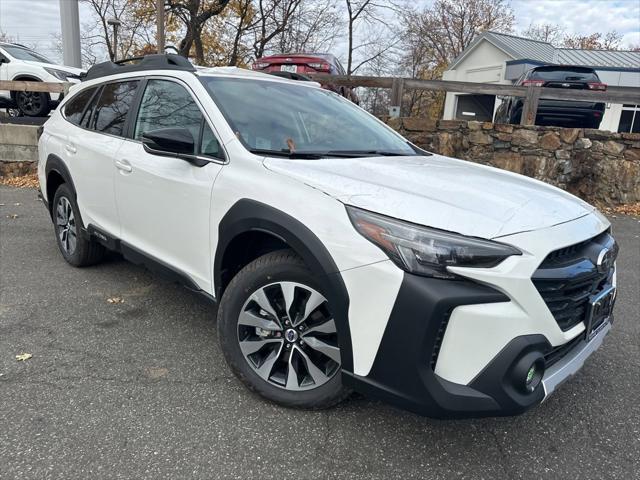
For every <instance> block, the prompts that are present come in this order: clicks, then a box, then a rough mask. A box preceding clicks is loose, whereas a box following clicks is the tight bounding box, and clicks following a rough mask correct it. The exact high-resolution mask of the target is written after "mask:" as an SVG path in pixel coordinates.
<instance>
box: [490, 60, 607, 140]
mask: <svg viewBox="0 0 640 480" xmlns="http://www.w3.org/2000/svg"><path fill="white" fill-rule="evenodd" d="M516 85H518V86H529V85H534V86H538V87H546V88H565V89H573V90H600V91H603V90H606V89H607V85H605V84H604V83H602V82H601V81H600V78H598V74H597V73H596V72H595V70H593V69H592V68H587V67H573V66H562V65H548V66H544V67H536V68H532V69H531V70H529V71H527V72H526V73H524V74H523V75H522V76H521V77H520V78H519V79H518V80H517V82H516ZM523 103H524V99H523V98H520V97H506V98H505V99H504V100H503V102H502V104H501V105H500V106H499V107H498V110H497V111H496V115H495V119H494V121H495V123H520V119H521V117H522V105H523ZM603 114H604V103H601V102H597V103H596V102H576V101H571V100H540V103H539V104H538V113H537V115H536V125H555V126H559V127H580V128H598V127H599V126H600V122H601V121H602V115H603Z"/></svg>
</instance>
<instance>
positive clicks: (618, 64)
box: [449, 32, 640, 70]
mask: <svg viewBox="0 0 640 480" xmlns="http://www.w3.org/2000/svg"><path fill="white" fill-rule="evenodd" d="M483 40H487V41H488V42H490V43H492V44H493V45H495V46H496V47H497V48H499V49H500V50H502V51H503V52H505V53H506V54H507V55H509V56H510V57H512V58H513V60H535V61H538V62H544V63H550V64H563V65H584V66H589V67H608V68H621V69H627V68H634V69H635V68H640V52H631V51H625V50H581V49H574V48H557V47H554V46H553V45H551V44H550V43H549V42H542V41H540V40H532V39H530V38H524V37H517V36H515V35H508V34H506V33H498V32H484V33H482V34H480V35H478V36H477V37H476V38H475V39H474V40H473V42H471V44H470V45H469V46H468V47H467V48H465V50H464V51H463V52H462V53H461V54H460V55H459V56H458V57H457V58H456V59H455V60H454V61H453V63H452V64H451V66H450V67H449V70H451V69H454V68H455V67H456V65H458V64H459V63H460V62H461V61H462V59H463V58H465V57H466V56H467V55H468V54H469V53H470V52H471V51H472V50H473V49H474V48H475V47H476V45H478V44H479V43H480V42H482V41H483Z"/></svg>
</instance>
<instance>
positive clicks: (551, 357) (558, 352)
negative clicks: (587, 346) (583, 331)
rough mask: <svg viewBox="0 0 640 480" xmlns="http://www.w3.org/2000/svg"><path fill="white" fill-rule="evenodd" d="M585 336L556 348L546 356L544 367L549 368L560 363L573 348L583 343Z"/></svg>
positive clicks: (579, 336)
mask: <svg viewBox="0 0 640 480" xmlns="http://www.w3.org/2000/svg"><path fill="white" fill-rule="evenodd" d="M582 338H583V336H582V335H578V336H577V337H576V338H574V339H572V340H569V341H568V342H567V343H565V344H564V345H559V346H557V347H554V348H553V349H551V350H550V351H548V352H547V353H545V355H544V367H545V368H549V367H550V366H551V365H553V364H554V363H556V362H558V361H560V360H561V359H562V358H563V357H564V356H565V355H567V354H568V353H569V352H570V351H571V350H573V348H574V347H575V346H576V345H578V344H579V343H580V342H581V341H582Z"/></svg>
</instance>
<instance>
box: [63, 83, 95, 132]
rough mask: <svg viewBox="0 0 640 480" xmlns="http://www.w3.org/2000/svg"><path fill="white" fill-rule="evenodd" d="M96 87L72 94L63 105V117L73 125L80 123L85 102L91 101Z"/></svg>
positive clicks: (85, 106)
mask: <svg viewBox="0 0 640 480" xmlns="http://www.w3.org/2000/svg"><path fill="white" fill-rule="evenodd" d="M97 89H98V87H93V88H87V89H86V90H83V91H82V92H80V93H78V94H77V95H74V97H73V98H71V99H70V100H69V101H68V102H67V104H66V105H65V107H64V116H65V118H66V119H67V120H68V121H70V122H71V123H73V124H74V125H80V122H81V121H82V115H83V113H84V111H85V109H86V108H87V104H88V103H89V102H90V101H91V98H92V97H93V94H94V93H95V92H96V90H97Z"/></svg>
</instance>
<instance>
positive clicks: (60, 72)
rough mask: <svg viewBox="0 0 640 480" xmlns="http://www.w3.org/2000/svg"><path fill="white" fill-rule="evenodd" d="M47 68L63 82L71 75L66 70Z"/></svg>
mask: <svg viewBox="0 0 640 480" xmlns="http://www.w3.org/2000/svg"><path fill="white" fill-rule="evenodd" d="M45 70H46V71H47V72H48V73H49V74H50V75H53V76H54V77H56V78H57V79H58V80H62V81H63V82H66V81H67V76H69V75H70V74H69V72H65V71H64V70H56V69H55V68H47V67H45Z"/></svg>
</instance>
